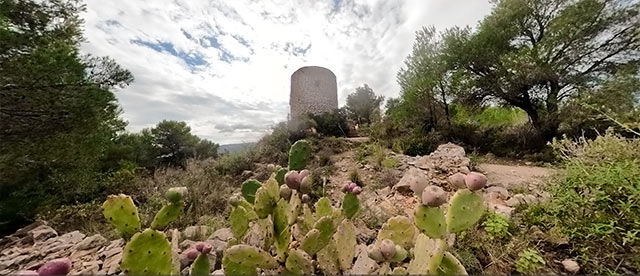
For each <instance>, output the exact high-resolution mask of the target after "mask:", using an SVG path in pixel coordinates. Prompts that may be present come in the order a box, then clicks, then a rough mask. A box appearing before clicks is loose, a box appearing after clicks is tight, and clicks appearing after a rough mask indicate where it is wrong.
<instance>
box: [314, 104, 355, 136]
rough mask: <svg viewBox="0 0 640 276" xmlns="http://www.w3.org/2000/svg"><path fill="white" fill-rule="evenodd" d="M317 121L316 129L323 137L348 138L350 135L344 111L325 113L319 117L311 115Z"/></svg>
mask: <svg viewBox="0 0 640 276" xmlns="http://www.w3.org/2000/svg"><path fill="white" fill-rule="evenodd" d="M309 117H310V118H311V119H312V120H313V121H315V129H316V131H317V132H318V133H320V134H321V135H323V136H335V137H346V136H348V134H349V127H348V125H347V116H346V114H345V111H344V110H342V109H338V110H335V111H333V112H325V113H322V114H319V115H314V114H310V115H309Z"/></svg>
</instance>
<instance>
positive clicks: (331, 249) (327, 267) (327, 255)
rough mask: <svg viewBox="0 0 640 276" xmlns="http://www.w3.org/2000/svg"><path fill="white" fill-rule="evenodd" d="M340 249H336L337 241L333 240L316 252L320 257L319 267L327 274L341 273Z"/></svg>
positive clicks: (318, 257)
mask: <svg viewBox="0 0 640 276" xmlns="http://www.w3.org/2000/svg"><path fill="white" fill-rule="evenodd" d="M338 254H339V251H338V250H337V249H336V243H335V242H333V241H331V242H329V244H327V246H325V247H324V248H322V250H320V251H318V253H316V257H317V259H318V268H320V270H322V272H323V273H324V274H325V275H338V274H340V264H339V261H338V258H337V256H338Z"/></svg>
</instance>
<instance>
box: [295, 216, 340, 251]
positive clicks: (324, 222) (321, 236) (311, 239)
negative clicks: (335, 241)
mask: <svg viewBox="0 0 640 276" xmlns="http://www.w3.org/2000/svg"><path fill="white" fill-rule="evenodd" d="M313 228H314V229H312V230H311V231H309V232H308V233H307V235H306V236H305V237H304V240H303V241H302V245H301V248H302V249H303V250H304V251H306V252H307V253H309V254H310V255H314V254H316V253H317V252H318V251H320V249H322V248H324V247H325V246H327V244H329V241H331V236H333V233H335V232H336V227H335V225H334V224H333V220H332V219H331V217H323V218H321V219H319V220H318V221H317V222H316V224H315V225H314V226H313Z"/></svg>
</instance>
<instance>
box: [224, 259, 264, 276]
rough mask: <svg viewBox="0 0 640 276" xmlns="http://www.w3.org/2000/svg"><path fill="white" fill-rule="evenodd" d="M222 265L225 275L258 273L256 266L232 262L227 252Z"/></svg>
mask: <svg viewBox="0 0 640 276" xmlns="http://www.w3.org/2000/svg"><path fill="white" fill-rule="evenodd" d="M222 267H223V268H224V274H225V275H256V274H257V271H256V267H255V266H249V265H243V264H239V263H235V262H232V261H231V260H229V257H227V255H226V254H225V255H224V257H222Z"/></svg>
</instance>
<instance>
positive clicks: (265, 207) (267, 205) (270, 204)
mask: <svg viewBox="0 0 640 276" xmlns="http://www.w3.org/2000/svg"><path fill="white" fill-rule="evenodd" d="M275 207H276V201H275V199H274V198H273V197H272V196H271V195H270V194H269V191H268V190H267V189H266V188H265V187H260V189H258V191H257V192H256V197H255V202H254V203H253V208H254V210H255V211H256V214H257V215H258V218H266V217H267V216H269V214H271V212H273V208H275Z"/></svg>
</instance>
